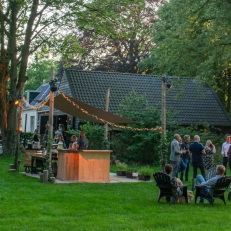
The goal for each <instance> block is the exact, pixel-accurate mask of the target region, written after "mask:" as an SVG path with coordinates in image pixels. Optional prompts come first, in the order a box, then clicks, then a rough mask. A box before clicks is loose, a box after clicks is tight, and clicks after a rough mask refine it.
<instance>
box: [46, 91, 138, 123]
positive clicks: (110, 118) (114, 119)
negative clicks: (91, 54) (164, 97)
mask: <svg viewBox="0 0 231 231" xmlns="http://www.w3.org/2000/svg"><path fill="white" fill-rule="evenodd" d="M67 97H68V98H69V99H70V101H72V102H73V103H75V104H76V105H78V106H79V107H80V108H82V109H84V110H85V111H87V112H88V113H89V114H90V115H94V116H96V117H98V118H100V119H103V120H105V121H107V122H110V123H115V124H131V123H136V122H134V121H132V120H129V119H126V118H123V117H120V116H117V115H114V114H112V113H110V112H106V111H104V110H101V109H99V108H96V107H93V106H91V105H89V104H86V103H83V102H81V101H79V100H77V99H74V98H72V97H70V96H67ZM70 101H68V100H67V99H65V98H64V97H63V96H62V95H61V94H59V95H57V96H56V97H54V108H55V109H57V110H60V111H62V112H65V113H67V114H69V115H72V116H74V117H76V118H79V119H82V120H86V121H90V122H95V123H105V122H103V121H101V120H97V118H95V117H92V116H90V115H88V114H86V113H84V112H83V111H82V110H81V109H80V108H77V107H76V106H75V105H73V103H72V102H70ZM49 102H50V100H49V101H48V102H47V103H46V105H47V106H49Z"/></svg>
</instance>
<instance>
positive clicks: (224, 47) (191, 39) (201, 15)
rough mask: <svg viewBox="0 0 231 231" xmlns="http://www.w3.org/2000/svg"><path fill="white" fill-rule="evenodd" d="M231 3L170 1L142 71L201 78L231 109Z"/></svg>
mask: <svg viewBox="0 0 231 231" xmlns="http://www.w3.org/2000/svg"><path fill="white" fill-rule="evenodd" d="M230 12H231V2H230V1H222V0H217V1H211V0H202V1H199V2H198V1H193V0H185V1H183V0H180V1H179V0H171V1H169V2H168V3H167V2H166V3H165V4H164V5H163V7H161V9H160V10H159V12H158V15H159V20H158V22H156V23H155V24H154V30H153V42H154V43H155V44H156V45H155V47H154V48H153V49H152V50H151V55H150V57H149V58H147V59H145V60H144V61H143V62H142V63H141V64H140V68H141V71H145V72H149V73H155V74H159V75H162V74H166V75H173V76H174V75H176V76H188V77H194V78H199V79H200V80H202V81H203V82H204V83H209V84H211V85H212V86H213V88H214V90H215V91H216V92H217V94H218V96H219V98H220V99H221V101H222V102H223V104H224V106H225V107H226V109H227V111H228V112H230V110H231V71H230V63H231V43H230V41H231V37H230V33H229V32H230V30H231V26H230V25H231V17H230Z"/></svg>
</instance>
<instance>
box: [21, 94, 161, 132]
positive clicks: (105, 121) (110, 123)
mask: <svg viewBox="0 0 231 231" xmlns="http://www.w3.org/2000/svg"><path fill="white" fill-rule="evenodd" d="M57 92H58V93H59V94H60V95H61V96H62V97H63V98H64V99H66V100H67V101H68V102H70V103H71V104H72V105H73V106H74V107H76V108H77V109H79V110H81V112H83V113H84V114H86V115H88V116H91V117H93V118H95V119H96V120H98V121H101V122H102V123H104V124H105V123H107V124H109V125H110V126H112V127H116V128H121V129H129V130H133V131H159V132H160V133H161V129H162V128H161V127H155V128H133V127H131V126H121V125H117V124H115V123H112V122H109V121H107V120H104V119H102V118H99V117H98V116H96V115H92V114H90V113H89V112H88V111H86V110H85V109H83V108H81V107H80V106H79V105H78V104H76V103H75V102H74V101H72V100H71V99H70V98H69V97H68V96H67V95H65V94H64V93H62V92H61V91H59V90H57ZM48 100H49V97H47V98H46V99H45V100H43V102H42V103H41V104H40V105H39V106H37V107H36V106H32V105H30V104H29V102H28V101H26V99H25V98H24V97H23V102H24V103H25V104H26V105H27V106H28V107H30V108H32V109H35V110H38V109H40V108H42V107H43V106H45V104H46V103H47V102H48Z"/></svg>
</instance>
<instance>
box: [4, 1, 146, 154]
mask: <svg viewBox="0 0 231 231" xmlns="http://www.w3.org/2000/svg"><path fill="white" fill-rule="evenodd" d="M143 6H144V1H143V0H142V1H140V0H134V1H132V2H130V1H126V0H121V1H119V2H118V0H111V1H102V0H96V1H82V0H78V1H76V0H75V1H74V0H63V1H58V0H57V1H37V0H35V1H31V0H29V1H24V0H23V1H10V2H9V1H1V3H0V15H1V19H2V20H1V32H2V33H1V62H2V63H1V67H2V72H1V73H0V89H1V91H0V94H1V105H0V106H1V110H0V111H1V115H0V117H1V121H2V122H1V128H2V133H3V135H4V137H6V140H7V142H5V140H3V145H4V149H5V150H9V151H11V152H12V153H13V152H14V151H15V150H14V149H15V148H12V147H14V145H13V143H15V140H17V133H16V131H15V128H16V127H18V123H20V121H21V120H20V116H21V115H20V116H18V117H17V108H16V107H15V106H14V105H13V104H9V103H8V99H9V94H10V95H11V96H12V97H16V96H18V95H23V94H24V86H25V83H26V81H27V80H28V79H27V75H26V72H27V67H28V60H29V57H31V55H33V54H35V53H36V52H37V53H42V54H47V52H50V53H52V54H53V55H54V56H55V57H60V51H64V49H63V46H64V45H65V46H66V48H67V49H66V50H67V51H70V50H73V49H69V46H70V44H69V43H65V41H64V40H65V39H66V38H65V35H67V36H68V35H70V34H75V33H79V28H84V30H85V31H91V30H94V31H95V33H96V35H99V34H103V33H105V34H111V36H112V37H113V36H115V35H117V36H119V35H120V36H121V35H123V34H124V33H125V29H126V30H127V28H128V27H127V25H128V24H127V23H126V22H127V21H129V17H126V12H127V10H128V9H129V8H130V7H133V9H134V10H137V9H139V8H142V7H143ZM122 12H124V13H123V14H122ZM122 25H123V26H122ZM121 26H122V27H121ZM115 27H117V29H122V31H119V32H120V33H118V31H117V32H116V31H115V30H114V28H115ZM127 31H129V30H127ZM112 32H113V33H112ZM64 33H65V35H64ZM70 42H72V40H70ZM74 45H75V47H76V46H78V43H74ZM76 49H77V48H76ZM76 49H75V50H76ZM19 114H20V113H19ZM6 125H7V126H6ZM14 137H16V139H15V138H14Z"/></svg>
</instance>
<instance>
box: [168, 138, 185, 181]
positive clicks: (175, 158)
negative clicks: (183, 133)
mask: <svg viewBox="0 0 231 231" xmlns="http://www.w3.org/2000/svg"><path fill="white" fill-rule="evenodd" d="M180 140H181V137H180V135H179V134H175V135H174V139H173V140H172V142H171V154H170V161H171V165H172V167H173V171H172V176H173V177H176V178H177V176H178V171H179V162H180V155H181V154H183V153H185V152H186V151H185V150H183V151H182V150H181V148H180V144H179V141H180Z"/></svg>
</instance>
